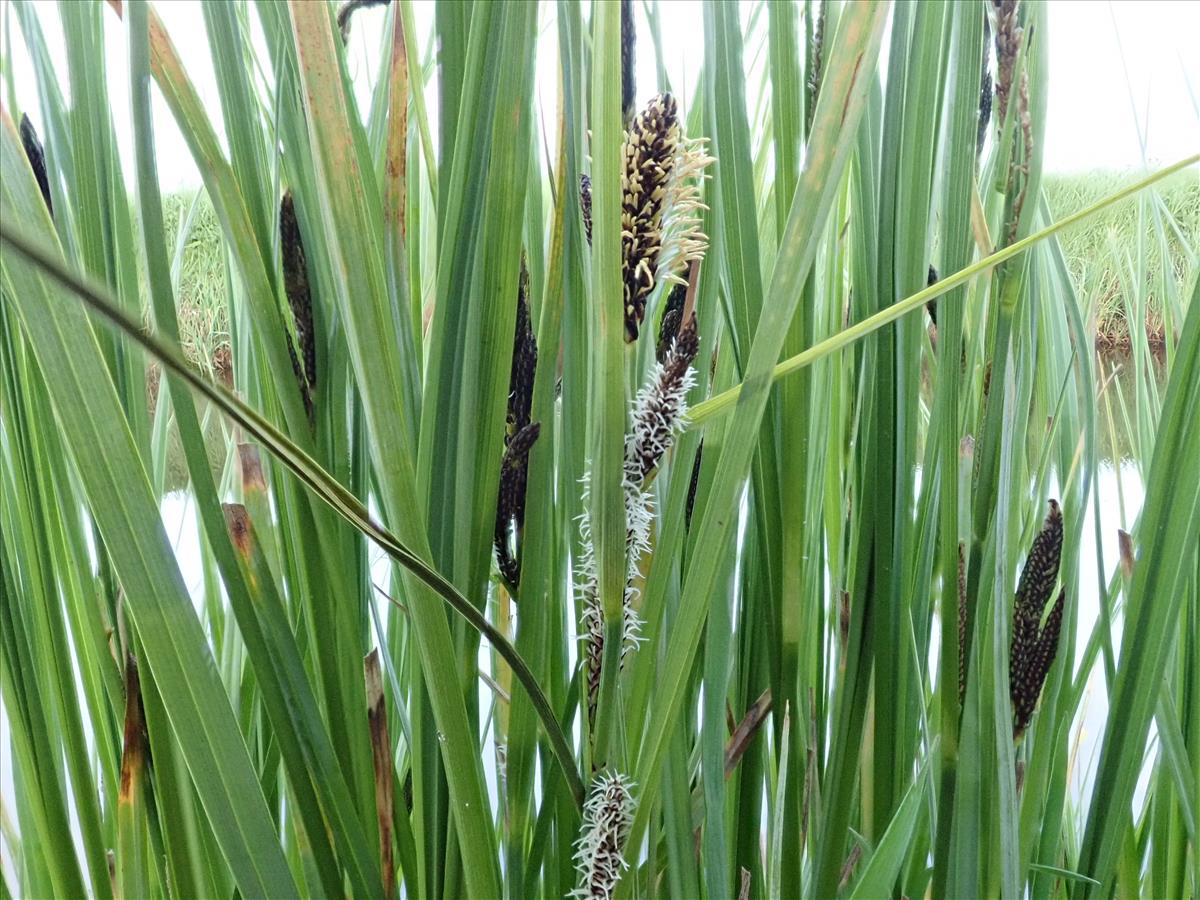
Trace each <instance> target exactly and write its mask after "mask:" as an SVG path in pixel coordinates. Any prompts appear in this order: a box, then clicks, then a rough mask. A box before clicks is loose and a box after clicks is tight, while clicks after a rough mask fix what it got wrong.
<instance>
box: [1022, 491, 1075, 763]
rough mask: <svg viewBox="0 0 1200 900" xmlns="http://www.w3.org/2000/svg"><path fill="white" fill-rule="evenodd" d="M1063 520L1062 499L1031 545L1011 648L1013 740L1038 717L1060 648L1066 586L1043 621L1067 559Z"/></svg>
mask: <svg viewBox="0 0 1200 900" xmlns="http://www.w3.org/2000/svg"><path fill="white" fill-rule="evenodd" d="M1062 541H1063V522H1062V512H1061V510H1060V509H1059V506H1058V503H1056V502H1055V501H1054V500H1051V501H1050V512H1049V514H1048V515H1047V516H1046V521H1045V524H1043V525H1042V530H1041V531H1040V532H1039V533H1038V536H1037V537H1036V538H1034V541H1033V546H1032V547H1031V548H1030V549H1029V557H1028V558H1027V559H1026V560H1025V567H1024V569H1022V571H1021V580H1020V582H1019V583H1018V585H1017V597H1016V601H1015V603H1014V605H1013V619H1012V644H1011V646H1010V649H1009V666H1008V679H1009V695H1010V696H1011V698H1012V705H1013V739H1014V740H1015V739H1017V738H1020V736H1021V735H1022V734H1023V733H1024V732H1025V729H1026V728H1027V727H1028V726H1029V721H1030V719H1032V718H1033V712H1034V709H1036V708H1037V703H1038V699H1039V697H1041V693H1042V686H1043V684H1044V683H1045V681H1046V675H1047V673H1048V672H1049V671H1050V666H1051V664H1052V663H1053V662H1054V656H1055V653H1056V652H1057V651H1058V638H1059V632H1060V630H1061V628H1062V615H1063V606H1064V604H1065V602H1066V589H1065V588H1064V589H1063V590H1061V591H1060V592H1059V594H1058V599H1057V600H1056V601H1055V602H1054V606H1053V607H1052V608H1051V610H1050V615H1049V616H1048V617H1047V619H1046V623H1045V625H1043V624H1042V612H1043V611H1044V610H1045V607H1046V602H1047V601H1048V600H1049V599H1050V595H1051V594H1052V593H1053V592H1054V583H1055V580H1056V579H1057V578H1058V565H1059V560H1060V558H1061V557H1062Z"/></svg>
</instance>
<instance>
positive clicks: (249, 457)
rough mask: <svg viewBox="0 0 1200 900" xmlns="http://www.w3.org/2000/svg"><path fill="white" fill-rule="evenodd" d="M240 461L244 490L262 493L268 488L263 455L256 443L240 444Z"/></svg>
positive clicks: (244, 491)
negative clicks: (259, 452) (263, 466)
mask: <svg viewBox="0 0 1200 900" xmlns="http://www.w3.org/2000/svg"><path fill="white" fill-rule="evenodd" d="M238 462H239V463H240V464H241V469H242V492H243V493H262V492H264V491H266V489H267V479H266V476H264V475H263V468H262V457H261V456H259V454H258V447H257V446H256V445H254V444H245V443H243V444H238Z"/></svg>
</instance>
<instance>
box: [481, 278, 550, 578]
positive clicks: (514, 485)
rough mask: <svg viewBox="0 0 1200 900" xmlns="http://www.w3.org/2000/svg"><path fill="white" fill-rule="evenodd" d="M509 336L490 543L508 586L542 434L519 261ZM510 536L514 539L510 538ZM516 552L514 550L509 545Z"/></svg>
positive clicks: (517, 566)
mask: <svg viewBox="0 0 1200 900" xmlns="http://www.w3.org/2000/svg"><path fill="white" fill-rule="evenodd" d="M514 332H515V333H514V334H513V355H512V365H511V367H510V369H509V376H508V417H507V420H506V422H505V435H504V458H503V459H502V460H501V463H500V490H499V494H498V495H497V499H496V531H495V537H494V540H493V543H494V545H495V548H496V564H497V566H498V567H499V569H500V575H501V576H502V577H503V578H504V580H505V581H506V582H508V585H509V587H511V588H516V587H517V586H518V585H519V584H520V582H521V563H520V547H519V544H520V535H521V529H522V528H523V527H524V525H525V487H526V484H527V482H528V471H529V470H528V460H529V451H530V449H532V447H533V445H534V442H536V441H537V439H538V435H539V434H540V433H541V429H540V427H539V425H538V423H537V422H530V415H531V412H532V409H533V378H534V375H535V373H536V371H537V339H536V338H535V337H534V334H533V322H532V320H531V317H530V313H529V271H528V270H527V269H526V267H525V259H524V257H522V259H521V275H520V280H519V281H518V283H517V321H516V326H515V329H514ZM510 532H511V535H512V538H511V539H510ZM514 541H515V542H516V543H517V545H518V546H517V549H516V550H515V551H514V550H513V549H512V543H513V542H514Z"/></svg>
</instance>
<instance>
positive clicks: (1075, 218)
mask: <svg viewBox="0 0 1200 900" xmlns="http://www.w3.org/2000/svg"><path fill="white" fill-rule="evenodd" d="M1198 162H1200V153H1197V154H1194V155H1192V156H1189V157H1187V158H1186V159H1181V160H1180V161H1179V162H1177V163H1174V164H1172V165H1170V166H1167V167H1166V168H1163V169H1159V170H1158V171H1157V172H1154V173H1153V174H1151V175H1148V176H1146V177H1145V178H1142V179H1140V180H1139V181H1136V182H1134V183H1133V184H1131V185H1129V186H1128V187H1126V188H1122V189H1121V190H1119V191H1117V192H1115V193H1113V194H1110V195H1109V196H1107V197H1105V198H1104V199H1102V200H1098V201H1096V202H1095V203H1093V204H1091V205H1090V206H1087V207H1084V208H1083V209H1081V210H1079V211H1078V212H1075V213H1072V214H1071V215H1069V216H1066V217H1065V218H1063V219H1060V220H1059V221H1057V222H1055V223H1054V224H1053V225H1048V226H1047V227H1045V228H1043V229H1042V230H1041V231H1038V232H1035V233H1034V234H1031V235H1029V236H1028V237H1026V238H1022V239H1021V240H1019V241H1016V242H1015V243H1012V244H1009V245H1008V246H1007V247H1005V248H1004V249H1003V250H998V251H997V252H995V253H993V254H992V255H991V256H986V257H984V258H983V259H981V260H979V261H977V262H975V263H972V264H971V265H969V266H967V267H966V268H965V269H962V270H960V271H958V272H955V273H954V274H953V275H947V276H946V277H945V278H943V279H942V280H941V281H938V282H936V283H934V284H932V285H930V286H929V287H927V288H924V289H923V290H920V291H917V293H915V294H913V295H912V296H910V297H906V298H905V299H903V300H900V301H898V302H896V303H893V304H892V305H891V306H889V307H887V308H886V309H881V310H880V311H879V312H877V313H875V314H874V315H872V316H868V317H867V318H866V319H863V320H862V321H861V322H858V323H856V324H854V325H851V326H850V327H849V328H846V329H843V330H842V331H839V332H838V333H837V334H835V335H833V336H832V337H829V338H826V339H825V340H823V341H821V342H820V343H818V344H814V345H813V346H812V347H809V348H808V349H807V350H805V351H804V352H803V353H798V354H796V355H795V356H793V357H792V358H791V359H785V360H784V361H783V362H781V363H779V364H778V365H776V366H775V367H774V369H773V370H772V371H771V373H770V379H771V381H775V380H776V379H779V378H783V377H785V376H787V375H790V374H792V373H793V372H795V371H796V370H798V369H802V368H804V367H805V366H809V365H812V364H813V363H814V362H816V361H817V360H818V359H823V358H824V357H826V356H828V355H829V354H831V353H834V352H836V351H838V350H841V349H843V348H845V347H848V346H850V345H851V344H853V343H855V342H856V341H859V340H861V339H862V338H864V337H866V336H867V335H868V334H870V333H871V332H873V331H877V330H878V329H880V328H882V327H883V326H884V325H888V324H890V323H891V322H894V321H896V320H897V319H899V318H900V317H902V316H904V315H906V314H907V313H910V312H912V311H913V310H915V309H918V308H919V307H921V306H923V305H925V303H927V302H928V301H930V300H933V299H936V298H937V297H940V296H942V294H945V293H948V292H949V291H951V290H952V289H954V288H956V287H959V286H960V285H963V284H966V283H967V282H968V281H970V280H971V279H973V278H974V277H975V276H977V275H980V274H983V273H984V272H986V271H988V270H990V269H993V268H995V267H996V266H998V265H999V264H1000V263H1002V262H1004V261H1005V260H1009V259H1012V258H1013V257H1014V256H1017V255H1019V254H1020V253H1023V252H1024V251H1026V250H1028V249H1029V248H1030V247H1032V246H1033V245H1034V244H1037V243H1038V242H1040V241H1043V240H1045V239H1046V238H1048V237H1050V236H1051V235H1054V234H1057V233H1058V232H1060V231H1062V230H1063V229H1065V228H1069V227H1070V226H1072V225H1075V224H1076V223H1078V222H1082V221H1083V220H1084V219H1087V218H1088V217H1089V216H1092V215H1094V214H1096V213H1098V212H1099V211H1100V210H1102V209H1104V208H1105V207H1108V206H1111V205H1112V204H1114V203H1117V202H1119V201H1121V200H1124V199H1125V198H1127V197H1131V196H1133V195H1134V194H1136V193H1138V191H1141V190H1144V189H1146V188H1148V187H1150V186H1151V185H1152V184H1155V183H1157V182H1159V181H1162V180H1163V179H1164V178H1167V177H1168V176H1170V175H1173V174H1174V173H1176V172H1179V171H1181V170H1183V169H1186V168H1188V166H1194V165H1195V164H1196V163H1198ZM748 380H749V379H747V382H748ZM745 388H746V383H743V384H740V385H738V386H736V387H732V388H730V389H729V390H727V391H724V392H722V393H720V394H717V395H716V396H715V397H709V398H708V399H707V400H705V401H704V402H703V403H697V404H696V405H695V406H694V407H693V408H692V409H691V411H690V412H689V413H688V422H689V427H692V428H695V427H697V426H699V425H702V424H703V423H704V422H705V421H707V420H708V419H710V418H712V417H713V416H716V415H721V414H722V413H725V412H727V411H728V410H729V407H731V406H733V405H734V403H736V402H737V401H738V399H739V398H740V397H741V394H742V391H743V390H744V389H745Z"/></svg>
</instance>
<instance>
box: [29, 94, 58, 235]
mask: <svg viewBox="0 0 1200 900" xmlns="http://www.w3.org/2000/svg"><path fill="white" fill-rule="evenodd" d="M21 146H22V147H24V148H25V156H26V157H27V158H28V159H29V167H30V168H31V169H33V177H34V178H36V179H37V183H38V187H39V188H40V189H41V192H42V199H43V200H45V201H46V209H48V210H49V211H50V218H51V219H53V218H54V204H53V203H52V202H51V200H50V178H49V176H48V175H47V173H46V154H45V152H44V151H43V150H42V142H41V141H39V140H38V135H37V132H36V131H35V130H34V128H33V123H32V122H30V121H29V116H27V115H24V114H22V115H21Z"/></svg>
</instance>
